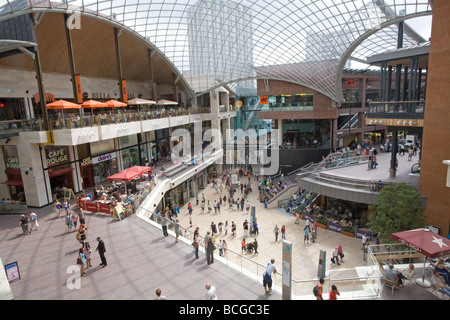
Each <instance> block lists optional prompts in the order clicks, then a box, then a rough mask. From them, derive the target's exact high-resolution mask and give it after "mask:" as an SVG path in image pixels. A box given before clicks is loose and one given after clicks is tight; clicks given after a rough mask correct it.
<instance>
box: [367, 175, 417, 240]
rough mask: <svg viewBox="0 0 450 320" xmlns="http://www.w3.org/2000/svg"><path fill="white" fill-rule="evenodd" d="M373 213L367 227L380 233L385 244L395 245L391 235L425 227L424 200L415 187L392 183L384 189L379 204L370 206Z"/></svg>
mask: <svg viewBox="0 0 450 320" xmlns="http://www.w3.org/2000/svg"><path fill="white" fill-rule="evenodd" d="M369 209H370V211H371V212H372V214H371V216H370V218H369V222H368V223H367V226H368V227H369V228H371V229H372V230H373V231H374V232H380V236H379V238H380V240H381V241H382V242H383V243H393V242H395V241H393V240H392V238H391V234H392V233H395V232H400V231H406V230H412V229H417V228H423V227H425V223H426V221H425V216H424V215H423V210H422V199H421V198H420V193H419V192H418V191H417V190H416V188H415V187H413V186H411V185H407V184H405V183H396V184H394V183H390V184H388V185H386V186H384V187H383V189H382V190H381V191H380V194H379V196H378V204H377V205H373V204H372V205H370V206H369Z"/></svg>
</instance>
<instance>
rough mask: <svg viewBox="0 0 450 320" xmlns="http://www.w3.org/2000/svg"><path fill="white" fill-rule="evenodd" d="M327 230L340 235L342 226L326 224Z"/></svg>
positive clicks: (331, 223)
mask: <svg viewBox="0 0 450 320" xmlns="http://www.w3.org/2000/svg"><path fill="white" fill-rule="evenodd" d="M328 230H331V231H335V232H339V233H342V226H341V225H340V224H339V223H333V222H328Z"/></svg>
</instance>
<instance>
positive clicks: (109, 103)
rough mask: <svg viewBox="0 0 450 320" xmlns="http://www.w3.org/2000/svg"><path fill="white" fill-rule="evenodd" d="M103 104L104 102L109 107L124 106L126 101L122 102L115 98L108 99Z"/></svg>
mask: <svg viewBox="0 0 450 320" xmlns="http://www.w3.org/2000/svg"><path fill="white" fill-rule="evenodd" d="M105 104H106V105H107V106H108V107H110V108H115V107H126V106H127V104H126V103H123V102H120V101H117V100H109V101H106V102H105Z"/></svg>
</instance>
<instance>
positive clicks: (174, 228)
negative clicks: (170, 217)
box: [173, 219, 180, 243]
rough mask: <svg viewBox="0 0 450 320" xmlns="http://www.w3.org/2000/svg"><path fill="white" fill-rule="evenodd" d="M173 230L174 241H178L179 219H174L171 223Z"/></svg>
mask: <svg viewBox="0 0 450 320" xmlns="http://www.w3.org/2000/svg"><path fill="white" fill-rule="evenodd" d="M173 231H174V232H175V243H178V237H179V235H180V220H178V219H176V220H175V222H174V223H173Z"/></svg>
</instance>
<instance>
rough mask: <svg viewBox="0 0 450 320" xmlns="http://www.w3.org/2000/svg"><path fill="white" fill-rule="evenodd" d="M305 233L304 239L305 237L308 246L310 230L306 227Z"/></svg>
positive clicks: (304, 241)
mask: <svg viewBox="0 0 450 320" xmlns="http://www.w3.org/2000/svg"><path fill="white" fill-rule="evenodd" d="M303 232H304V233H305V235H304V237H303V243H306V244H308V243H309V234H308V228H307V227H305V228H304V229H303Z"/></svg>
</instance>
